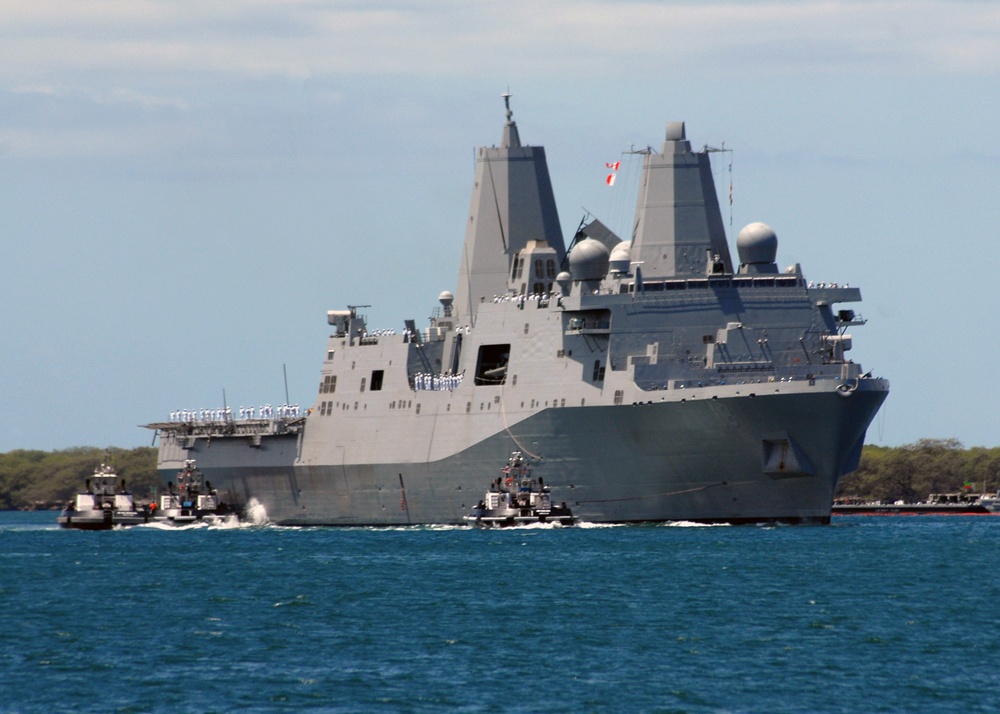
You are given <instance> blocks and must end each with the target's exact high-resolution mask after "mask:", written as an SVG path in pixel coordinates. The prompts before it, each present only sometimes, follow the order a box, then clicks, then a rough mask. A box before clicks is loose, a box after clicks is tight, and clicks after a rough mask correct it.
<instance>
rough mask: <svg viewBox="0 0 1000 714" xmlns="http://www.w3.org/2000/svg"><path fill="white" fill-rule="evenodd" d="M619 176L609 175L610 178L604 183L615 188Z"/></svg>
mask: <svg viewBox="0 0 1000 714" xmlns="http://www.w3.org/2000/svg"><path fill="white" fill-rule="evenodd" d="M617 176H618V174H608V177H607V178H606V179H604V183H606V184H607V185H608V186H614V185H615V178H616V177H617Z"/></svg>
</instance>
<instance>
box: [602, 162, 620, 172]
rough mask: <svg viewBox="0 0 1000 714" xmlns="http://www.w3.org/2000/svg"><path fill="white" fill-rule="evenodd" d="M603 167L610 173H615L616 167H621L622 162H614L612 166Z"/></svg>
mask: <svg viewBox="0 0 1000 714" xmlns="http://www.w3.org/2000/svg"><path fill="white" fill-rule="evenodd" d="M604 165H605V166H607V167H608V168H609V169H611V170H612V171H617V170H618V167H619V166H621V165H622V162H621V161H616V162H614V163H613V164H604Z"/></svg>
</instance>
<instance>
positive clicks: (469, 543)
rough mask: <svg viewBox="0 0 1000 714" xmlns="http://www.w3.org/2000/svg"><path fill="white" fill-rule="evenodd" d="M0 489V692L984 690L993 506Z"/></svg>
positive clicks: (562, 704) (314, 696)
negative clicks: (649, 503) (106, 512)
mask: <svg viewBox="0 0 1000 714" xmlns="http://www.w3.org/2000/svg"><path fill="white" fill-rule="evenodd" d="M55 516H56V514H54V513H31V514H21V513H0V613H2V615H0V617H2V619H0V711H3V712H46V713H48V712H57V711H75V712H231V711H239V712H292V711H310V712H311V711H316V712H369V711H372V712H437V711H459V712H556V711H557V712H588V711H590V712H935V711H941V712H995V711H998V710H1000V614H998V608H1000V569H998V568H997V554H998V546H1000V518H995V517H932V516H926V517H910V518H906V517H881V518H865V517H842V518H834V522H833V524H832V525H830V526H826V527H818V526H817V527H759V526H758V527H754V526H740V527H727V526H715V527H707V526H693V525H691V524H671V525H657V526H652V525H650V526H620V527H589V528H588V527H578V528H562V529H560V528H539V527H535V528H520V529H510V530H499V531H477V530H467V529H460V528H405V529H360V528H359V529H318V528H302V529H292V528H278V527H267V526H264V527H261V526H254V527H245V526H244V527H235V528H208V527H193V528H185V529H162V528H157V527H149V526H142V527H136V528H132V529H126V530H116V531H111V532H99V533H86V532H78V531H65V530H59V529H57V528H56V527H55V524H54V521H55Z"/></svg>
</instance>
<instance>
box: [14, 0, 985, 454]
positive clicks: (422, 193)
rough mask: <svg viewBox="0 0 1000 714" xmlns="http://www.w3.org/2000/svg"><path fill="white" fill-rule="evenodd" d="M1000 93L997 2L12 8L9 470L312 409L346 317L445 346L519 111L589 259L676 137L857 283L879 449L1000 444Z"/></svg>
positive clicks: (798, 249)
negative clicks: (64, 454) (447, 318)
mask: <svg viewBox="0 0 1000 714" xmlns="http://www.w3.org/2000/svg"><path fill="white" fill-rule="evenodd" d="M998 75H1000V4H997V3H993V2H962V1H960V0H951V1H947V2H939V1H931V0H924V1H920V0H918V1H916V2H889V1H884V0H875V1H872V2H869V1H866V2H845V1H841V0H823V1H808V0H807V1H805V2H753V1H749V0H748V1H742V2H738V1H730V2H725V1H723V2H714V3H711V2H710V3H702V2H618V1H613V0H592V1H590V2H576V1H570V0H548V1H547V2H544V3H539V2H527V1H525V0H505V1H504V2H495V1H494V0H483V1H482V2H476V1H474V0H473V1H471V2H470V0H414V1H412V2H406V1H404V0H395V1H383V0H365V1H364V2H360V1H358V0H354V1H344V2H338V1H336V0H326V1H324V0H248V1H241V0H225V2H223V1H221V0H200V2H198V3H188V2H180V1H179V0H176V1H167V0H130V1H129V2H118V1H116V0H74V2H71V3H67V2H65V0H58V1H57V0H5V1H4V2H3V3H2V4H0V241H2V245H3V250H2V252H0V345H2V353H0V452H6V451H10V450H15V449H44V450H49V449H62V448H69V447H74V446H98V447H107V446H118V447H134V446H142V445H149V444H151V443H152V440H153V436H154V433H153V432H152V431H150V430H148V429H145V428H142V426H141V425H143V424H147V423H150V422H155V421H165V420H166V419H167V418H168V416H169V413H170V411H172V410H174V409H181V408H192V409H199V408H217V407H221V406H222V404H223V400H224V399H225V403H226V404H228V405H229V406H231V407H233V408H234V409H235V408H237V407H238V406H240V405H250V404H253V405H261V404H265V403H271V404H274V405H278V404H282V403H285V401H286V396H285V395H286V383H287V390H288V391H287V393H288V399H289V401H290V402H292V403H299V404H301V405H303V406H304V407H305V406H309V405H310V404H311V402H312V400H313V398H314V397H315V394H316V389H317V386H318V384H319V371H320V364H321V361H322V358H323V354H324V350H325V343H326V338H327V335H328V326H327V324H326V311H327V310H330V309H343V308H344V307H345V306H346V305H348V304H351V305H371V307H370V308H367V315H368V320H369V326H370V327H371V328H393V329H396V330H401V329H402V327H403V321H404V320H405V319H408V318H413V319H415V320H416V321H417V324H418V325H420V324H426V319H427V317H428V316H429V315H430V314H431V311H432V310H433V309H434V307H436V306H437V305H438V303H437V296H438V294H439V293H440V292H441V291H443V290H454V289H455V283H456V280H457V275H458V262H459V257H460V254H461V247H462V241H463V238H464V230H465V222H466V220H467V212H468V210H469V198H470V195H471V189H472V179H473V171H474V150H475V147H477V146H483V145H487V146H488V145H494V144H496V143H498V142H499V140H500V136H501V129H502V126H503V121H504V116H503V101H502V99H501V96H500V95H501V94H502V93H503V92H505V91H509V92H510V93H511V94H512V98H511V108H512V110H513V112H514V119H515V120H516V121H517V123H518V127H519V130H520V135H521V140H522V142H524V143H526V144H533V145H543V146H544V147H545V150H546V155H547V157H548V163H549V171H550V174H551V177H552V182H553V186H554V189H555V195H556V203H557V207H558V210H559V216H560V220H561V223H562V228H563V233H564V236H565V237H566V240H567V242H568V241H569V239H570V238H571V236H572V234H573V233H574V231H575V229H576V226H577V225H578V223H579V222H580V220H581V218H582V217H583V216H584V215H585V213H587V212H589V213H591V214H593V215H595V216H597V217H598V218H601V220H603V221H604V222H606V223H608V224H609V225H610V226H611V227H612V228H613V229H615V230H617V231H618V232H620V233H627V232H628V225H629V222H630V220H631V212H632V209H633V208H634V200H635V199H634V192H635V187H636V186H635V181H636V179H635V177H636V176H637V166H638V164H637V162H636V160H635V155H634V154H630V153H628V152H629V151H631V150H635V149H641V148H645V147H647V146H652V147H654V148H658V147H659V146H660V145H661V143H662V141H663V138H664V129H665V125H666V122H668V121H685V122H686V124H687V135H688V138H689V139H690V140H691V142H692V144H693V145H694V146H695V147H701V146H705V145H708V146H712V147H718V148H722V147H723V146H724V147H725V148H727V149H731V150H732V153H721V154H714V155H713V162H714V163H713V166H714V167H715V172H716V180H717V185H718V186H719V193H720V195H722V196H725V195H726V194H727V193H728V184H729V183H730V181H731V183H732V185H733V205H732V209H731V210H730V209H729V207H728V206H727V205H725V204H724V206H723V209H724V210H723V213H724V220H725V221H726V225H727V228H728V229H729V231H730V246H731V250H733V252H734V254H735V236H736V234H737V233H738V231H739V229H740V228H741V227H742V226H744V225H746V224H747V223H751V222H754V221H764V222H766V223H768V224H769V225H770V226H771V227H772V228H773V229H774V230H775V231H776V233H777V235H778V240H779V247H778V262H779V263H780V264H781V265H782V266H784V265H791V264H793V263H801V265H802V269H803V271H804V273H805V276H806V278H807V279H808V280H813V281H816V282H824V281H825V282H839V283H849V284H850V285H852V286H860V287H861V292H862V296H863V298H864V302H863V303H861V304H860V305H855V306H853V307H854V308H855V310H856V311H858V312H860V313H861V314H862V315H863V316H864V317H865V318H866V319H867V320H868V322H867V324H866V325H864V326H861V327H856V328H852V330H851V334H852V335H853V337H854V349H853V352H852V356H853V358H854V359H855V360H856V361H859V362H861V364H862V365H863V366H864V368H865V369H866V370H868V369H871V370H873V371H874V373H875V374H876V375H879V376H884V377H887V378H889V380H890V382H891V385H892V387H891V393H890V395H889V398H888V400H887V402H886V404H885V406H884V407H883V409H882V411H881V412H880V414H879V415H878V416H877V417H876V420H875V422H874V423H873V424H872V426H871V428H870V429H869V432H868V442H869V443H872V444H883V445H889V446H895V445H901V444H907V443H913V442H915V441H917V440H918V439H921V438H956V439H958V440H959V441H961V442H962V443H963V444H964V445H966V446H997V445H1000V432H998V428H997V424H1000V419H998V418H997V417H996V416H995V415H994V416H992V417H991V416H990V415H991V414H995V412H996V411H997V409H996V406H995V405H996V402H997V400H998V397H1000V389H998V386H997V385H998V383H1000V381H998V379H996V378H995V377H993V376H991V375H992V373H991V372H990V370H986V367H988V366H989V365H991V364H992V363H993V362H994V361H995V359H996V356H997V355H1000V337H998V330H997V329H994V326H993V324H992V322H991V320H990V319H989V315H990V314H992V311H993V310H994V309H996V308H997V305H998V304H1000V281H998V280H997V278H996V275H995V271H996V270H997V268H998V266H1000V247H998V246H1000V241H998V240H997V235H996V232H997V231H998V229H1000V201H998V200H997V195H998V191H1000V161H998V159H1000V133H998V131H997V123H998V117H1000V81H998V80H1000V76H998ZM616 160H621V161H622V162H623V164H622V170H621V174H620V176H621V179H620V180H619V181H618V182H617V183H616V184H615V186H614V187H610V188H609V187H608V186H607V185H606V184H605V182H604V178H605V175H606V173H605V163H606V162H610V161H616ZM630 191H631V193H630ZM725 203H728V202H725ZM983 370H986V372H990V374H989V375H987V376H985V377H984V376H982V373H983Z"/></svg>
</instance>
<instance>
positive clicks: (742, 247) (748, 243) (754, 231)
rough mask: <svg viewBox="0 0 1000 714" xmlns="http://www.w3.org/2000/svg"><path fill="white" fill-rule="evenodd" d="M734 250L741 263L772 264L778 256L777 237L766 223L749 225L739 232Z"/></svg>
mask: <svg viewBox="0 0 1000 714" xmlns="http://www.w3.org/2000/svg"><path fill="white" fill-rule="evenodd" d="M736 249H737V250H738V251H739V254H740V262H741V263H744V264H761V263H773V262H774V260H775V258H776V256H777V255H778V236H777V234H776V233H775V232H774V230H773V229H772V228H771V226H769V225H767V224H766V223H760V222H758V223H751V224H749V225H747V226H744V227H743V230H741V231H740V234H739V236H738V237H737V238H736Z"/></svg>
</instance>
